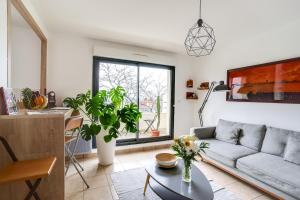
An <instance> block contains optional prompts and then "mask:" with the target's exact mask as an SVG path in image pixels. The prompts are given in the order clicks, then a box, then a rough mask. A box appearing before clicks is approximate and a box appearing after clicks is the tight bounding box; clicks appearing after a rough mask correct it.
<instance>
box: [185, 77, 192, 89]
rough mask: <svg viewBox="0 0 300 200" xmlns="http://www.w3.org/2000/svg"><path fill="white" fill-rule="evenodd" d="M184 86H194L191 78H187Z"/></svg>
mask: <svg viewBox="0 0 300 200" xmlns="http://www.w3.org/2000/svg"><path fill="white" fill-rule="evenodd" d="M186 87H187V88H193V87H194V83H193V80H192V79H189V80H187V81H186Z"/></svg>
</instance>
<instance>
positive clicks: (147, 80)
mask: <svg viewBox="0 0 300 200" xmlns="http://www.w3.org/2000/svg"><path fill="white" fill-rule="evenodd" d="M139 91H140V92H139V95H140V96H139V100H140V102H139V107H140V111H141V112H142V114H143V117H142V119H141V120H140V123H139V124H140V137H152V135H151V130H153V129H158V130H159V131H160V136H165V135H169V134H170V131H169V122H170V70H167V69H160V68H151V67H144V66H143V65H141V66H140V80H139ZM158 98H159V99H160V107H161V108H160V118H159V116H158V112H157V111H158V109H157V100H158Z"/></svg>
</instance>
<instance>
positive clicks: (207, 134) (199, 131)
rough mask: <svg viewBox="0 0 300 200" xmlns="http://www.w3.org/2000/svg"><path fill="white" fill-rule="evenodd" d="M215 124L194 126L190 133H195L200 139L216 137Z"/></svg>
mask: <svg viewBox="0 0 300 200" xmlns="http://www.w3.org/2000/svg"><path fill="white" fill-rule="evenodd" d="M215 129H216V127H215V126H212V127H192V128H191V129H190V135H195V136H196V137H198V138H199V139H209V138H214V137H215Z"/></svg>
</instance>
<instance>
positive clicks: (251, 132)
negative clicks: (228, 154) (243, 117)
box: [216, 119, 266, 151]
mask: <svg viewBox="0 0 300 200" xmlns="http://www.w3.org/2000/svg"><path fill="white" fill-rule="evenodd" d="M224 124H225V125H226V126H231V127H232V128H238V129H239V135H238V138H237V143H235V144H240V145H243V146H245V147H248V148H250V149H253V150H255V151H260V149H261V146H262V143H263V140H264V137H265V133H266V126H265V125H258V124H248V123H240V122H231V121H227V120H223V119H220V120H219V122H218V125H217V128H216V139H219V140H222V135H223V134H224V133H223V129H222V128H218V127H223V126H224ZM226 142H228V141H226ZM230 143H233V142H230Z"/></svg>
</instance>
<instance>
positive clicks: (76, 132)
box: [65, 116, 90, 188]
mask: <svg viewBox="0 0 300 200" xmlns="http://www.w3.org/2000/svg"><path fill="white" fill-rule="evenodd" d="M82 123H83V117H82V116H74V117H70V118H68V119H67V120H66V122H65V132H68V131H71V132H72V133H71V135H65V150H66V153H67V156H68V157H69V159H70V162H69V163H68V165H67V168H66V171H65V175H67V173H68V170H69V167H70V163H72V164H73V166H74V167H75V169H76V171H77V172H78V174H79V175H80V177H81V179H82V180H83V182H84V183H85V185H86V187H87V188H89V187H90V186H89V184H88V183H87V181H86V180H85V178H84V177H83V176H82V174H81V172H80V170H79V168H81V170H82V171H84V169H83V167H82V166H81V165H80V163H79V162H78V160H77V159H76V158H75V156H74V154H75V151H76V147H77V144H78V140H79V137H80V132H81V126H82ZM72 141H75V143H74V146H73V149H72V150H71V149H70V144H71V142H72ZM78 167H79V168H78Z"/></svg>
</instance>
